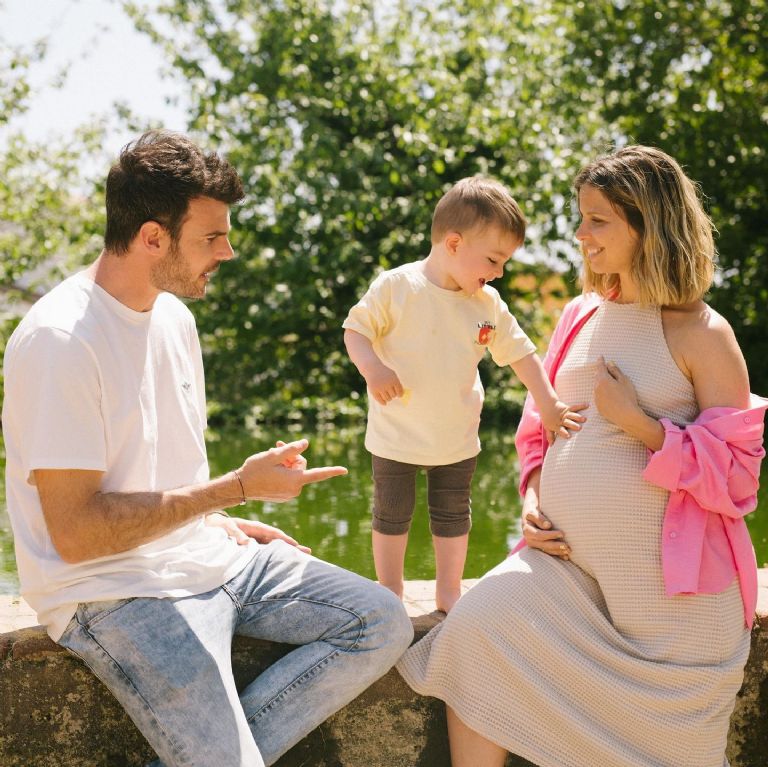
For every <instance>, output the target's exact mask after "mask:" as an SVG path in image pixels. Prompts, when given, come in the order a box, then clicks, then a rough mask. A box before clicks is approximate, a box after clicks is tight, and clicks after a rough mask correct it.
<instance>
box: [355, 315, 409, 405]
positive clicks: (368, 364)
mask: <svg viewBox="0 0 768 767" xmlns="http://www.w3.org/2000/svg"><path fill="white" fill-rule="evenodd" d="M344 345H345V346H346V347H347V354H349V358H350V359H351V360H352V362H353V363H354V365H355V367H356V368H357V369H358V370H359V371H360V375H361V376H362V377H363V378H364V379H365V383H366V384H367V385H368V391H370V393H371V395H372V396H373V398H374V399H375V400H376V401H377V402H378V403H379V404H381V405H386V404H387V402H389V401H390V400H392V399H395V398H396V397H402V396H403V385H402V384H401V383H400V379H399V378H398V377H397V373H395V371H394V370H392V369H391V368H388V367H387V366H386V365H385V364H384V363H383V362H382V361H381V360H380V359H379V357H378V355H377V354H376V352H375V351H374V350H373V344H372V343H371V342H370V340H369V339H368V338H366V337H365V336H364V335H363V334H362V333H358V332H356V331H354V330H350V329H349V328H347V329H346V330H345V331H344Z"/></svg>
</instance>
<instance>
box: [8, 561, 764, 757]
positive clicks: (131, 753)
mask: <svg viewBox="0 0 768 767" xmlns="http://www.w3.org/2000/svg"><path fill="white" fill-rule="evenodd" d="M761 579H762V582H763V585H764V586H765V588H762V589H761V603H760V606H759V611H758V612H759V615H758V621H757V622H756V624H755V627H754V630H753V632H752V651H751V654H750V659H749V663H748V667H747V673H746V677H745V681H744V685H743V687H742V690H741V692H740V694H739V698H738V701H737V704H736V708H735V711H734V714H733V717H732V719H731V731H730V735H729V740H728V756H729V758H730V760H731V765H732V767H766V765H767V764H768V573H766V572H765V571H764V572H763V573H761ZM412 620H413V622H414V627H415V629H416V635H417V638H418V637H421V636H423V635H424V634H425V633H426V632H427V630H429V628H431V626H433V625H434V624H435V622H436V621H437V620H439V617H438V614H435V613H432V614H423V615H420V616H415V617H413V618H412ZM289 649H290V648H289V647H288V646H287V645H276V644H272V643H269V642H263V641H258V640H253V639H246V638H243V637H237V638H236V639H235V642H234V645H233V666H234V669H235V675H236V678H237V680H238V684H239V685H241V686H242V685H245V684H246V683H247V681H248V680H250V679H252V678H253V677H254V676H255V675H256V674H258V673H259V671H260V670H261V669H263V668H265V667H266V666H267V665H269V664H270V663H272V662H273V661H274V660H275V659H276V658H278V657H279V656H280V655H282V654H284V653H285V652H287V651H288V650H289ZM152 758H154V755H153V753H152V751H151V749H150V748H149V746H148V745H147V744H146V742H145V740H144V738H143V737H142V736H141V735H140V734H139V732H138V731H137V730H136V728H135V727H134V726H133V723H132V722H131V721H130V720H129V719H128V717H127V716H126V715H125V714H124V713H123V711H122V709H121V708H120V706H119V705H118V704H117V702H116V701H115V700H114V698H113V697H112V696H111V694H110V693H109V692H108V691H107V689H106V688H105V687H103V685H102V684H101V683H100V682H99V681H98V680H97V679H96V678H95V677H94V676H93V675H92V674H91V673H90V671H89V670H88V669H87V668H86V667H85V666H84V665H83V664H82V663H81V662H80V661H78V660H77V659H76V658H74V657H73V656H71V655H70V654H69V653H67V652H66V651H64V650H63V649H61V648H60V647H58V646H57V645H55V644H54V643H53V642H51V641H50V639H48V637H47V635H46V634H45V633H44V631H43V630H42V629H41V628H40V627H30V628H23V629H18V630H16V631H12V632H9V633H5V634H1V635H0V765H2V767H143V765H145V764H146V763H147V762H148V761H150V760H151V759H152ZM277 764H278V766H279V767H447V765H449V764H450V758H449V754H448V742H447V736H446V727H445V711H444V707H443V705H442V703H440V702H439V701H437V700H435V699H433V698H424V697H422V696H419V695H416V694H415V693H414V692H413V691H412V690H411V689H410V688H409V687H408V686H407V685H406V684H405V683H404V682H403V680H402V678H401V677H400V675H399V674H398V673H397V672H396V671H395V670H392V671H390V672H389V673H388V674H386V675H385V676H384V677H383V678H382V679H380V680H379V681H378V682H376V683H375V684H374V685H372V686H371V687H370V688H369V689H368V690H366V692H364V693H363V694H362V695H361V696H360V697H358V698H357V699H356V700H354V701H353V702H352V703H350V704H349V705H348V706H346V707H345V708H344V709H342V710H341V711H340V712H338V713H337V714H336V715H335V716H333V717H331V719H329V720H328V721H327V722H326V723H325V724H324V725H323V726H322V727H320V728H318V729H317V730H315V731H314V732H313V733H311V734H310V735H309V736H308V737H307V738H306V739H305V740H303V741H302V742H301V743H299V744H298V745H297V746H296V747H295V748H293V749H292V750H291V751H290V752H289V753H288V754H286V755H285V756H284V757H283V758H282V759H281V760H280V761H279V762H278V763H277ZM525 765H528V762H525V761H524V760H522V759H519V758H517V757H510V758H509V760H508V767H524V766H525ZM596 767H597V766H596Z"/></svg>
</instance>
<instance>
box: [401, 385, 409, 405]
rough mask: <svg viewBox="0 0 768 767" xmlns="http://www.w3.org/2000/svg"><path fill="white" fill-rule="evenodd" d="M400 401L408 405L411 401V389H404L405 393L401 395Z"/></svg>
mask: <svg viewBox="0 0 768 767" xmlns="http://www.w3.org/2000/svg"><path fill="white" fill-rule="evenodd" d="M400 401H401V402H402V403H403V404H404V405H407V404H408V403H409V402H410V401H411V390H410V389H403V393H402V394H401V395H400Z"/></svg>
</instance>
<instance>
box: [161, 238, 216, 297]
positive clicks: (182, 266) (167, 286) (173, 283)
mask: <svg viewBox="0 0 768 767" xmlns="http://www.w3.org/2000/svg"><path fill="white" fill-rule="evenodd" d="M149 276H150V279H151V281H152V285H153V286H154V287H155V288H157V289H158V290H164V291H166V292H167V293H172V294H173V295H174V296H178V297H179V298H194V299H199V298H203V297H204V296H205V285H203V287H202V288H201V287H200V286H199V285H198V283H197V281H196V280H194V279H192V277H191V273H190V269H189V264H187V262H186V260H185V258H184V256H183V255H182V253H181V250H180V248H179V246H178V243H177V242H172V243H171V245H170V247H169V248H168V252H167V253H166V254H165V256H163V258H162V259H161V260H160V261H158V262H157V263H156V264H155V265H154V266H153V267H152V269H151V271H150V275H149Z"/></svg>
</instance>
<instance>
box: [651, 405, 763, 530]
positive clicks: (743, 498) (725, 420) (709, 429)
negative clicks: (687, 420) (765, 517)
mask: <svg viewBox="0 0 768 767" xmlns="http://www.w3.org/2000/svg"><path fill="white" fill-rule="evenodd" d="M752 405H753V406H752V407H751V408H750V409H749V410H738V409H736V408H723V407H719V408H708V409H707V410H704V411H702V413H700V414H699V417H698V418H697V419H696V421H695V422H694V423H692V424H689V425H688V426H686V427H685V428H684V429H683V428H680V427H679V426H676V425H675V424H673V423H672V422H671V421H669V420H668V419H666V418H662V419H661V423H662V425H663V426H664V431H665V436H664V444H663V445H662V447H661V450H658V451H657V452H655V453H653V454H652V455H651V457H650V460H649V461H648V465H647V466H646V468H645V471H644V472H643V478H644V479H645V480H647V481H648V482H650V483H652V484H654V485H657V486H658V487H663V488H665V489H666V490H669V491H670V492H675V491H683V492H685V493H687V494H688V495H690V496H691V497H692V498H693V500H694V501H695V502H696V503H697V505H698V506H700V507H701V508H702V509H705V510H706V511H710V512H714V513H716V514H723V515H725V516H727V517H732V518H735V519H738V518H740V517H743V516H744V515H745V514H749V513H750V512H751V511H753V510H754V509H755V507H756V506H757V489H758V483H759V478H760V463H761V461H762V459H763V456H764V455H765V450H764V449H763V417H764V412H765V409H766V408H767V407H768V402H766V401H765V400H762V401H761V400H760V399H759V398H757V397H755V398H754V399H753V403H752Z"/></svg>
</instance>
